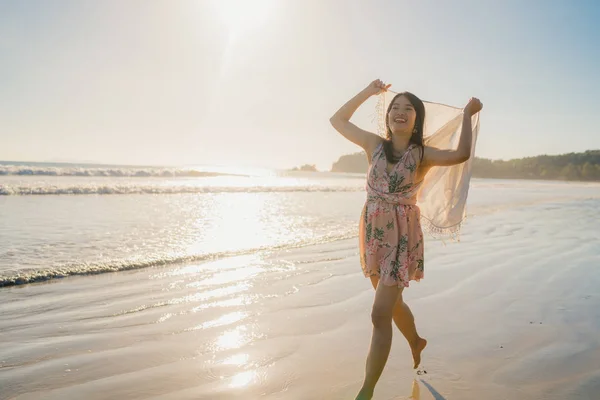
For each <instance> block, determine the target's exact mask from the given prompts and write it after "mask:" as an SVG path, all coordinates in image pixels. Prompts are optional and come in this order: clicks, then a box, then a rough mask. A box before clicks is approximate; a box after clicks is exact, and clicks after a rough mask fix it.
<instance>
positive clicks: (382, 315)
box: [371, 306, 393, 328]
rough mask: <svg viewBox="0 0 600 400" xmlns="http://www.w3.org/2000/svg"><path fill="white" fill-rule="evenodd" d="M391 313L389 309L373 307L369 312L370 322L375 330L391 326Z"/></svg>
mask: <svg viewBox="0 0 600 400" xmlns="http://www.w3.org/2000/svg"><path fill="white" fill-rule="evenodd" d="M392 317H393V312H392V310H391V309H389V307H385V308H384V307H377V306H373V310H371V322H373V326H374V327H375V328H385V327H386V326H391V325H392Z"/></svg>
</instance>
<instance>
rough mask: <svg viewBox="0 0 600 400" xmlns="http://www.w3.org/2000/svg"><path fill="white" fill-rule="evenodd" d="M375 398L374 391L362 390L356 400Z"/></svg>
mask: <svg viewBox="0 0 600 400" xmlns="http://www.w3.org/2000/svg"><path fill="white" fill-rule="evenodd" d="M372 398H373V389H367V388H362V389H360V392H358V395H357V396H356V399H355V400H371V399H372Z"/></svg>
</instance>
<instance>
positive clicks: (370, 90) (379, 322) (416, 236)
mask: <svg viewBox="0 0 600 400" xmlns="http://www.w3.org/2000/svg"><path fill="white" fill-rule="evenodd" d="M390 86H391V85H386V84H384V83H383V82H382V81H381V80H375V81H373V82H372V83H371V84H370V85H369V86H367V87H366V88H365V89H364V90H363V91H361V92H360V93H359V94H357V95H356V96H355V97H354V98H352V99H351V100H350V101H348V102H347V103H346V104H345V105H344V106H342V108H340V109H339V110H338V111H337V112H336V113H335V114H334V115H333V117H331V119H330V122H331V124H332V125H333V127H334V128H335V129H336V130H337V131H338V132H340V133H341V134H342V135H343V136H344V137H345V138H346V139H348V140H350V141H352V142H354V143H356V144H357V145H359V146H361V147H362V148H363V149H364V150H365V152H366V154H367V158H368V161H369V172H368V175H367V201H366V204H365V206H364V208H363V211H362V216H361V221H360V255H361V256H360V261H361V266H362V269H363V272H364V274H365V276H367V277H369V278H370V279H371V283H372V284H373V287H374V288H375V300H374V302H373V309H372V312H371V320H372V322H373V336H372V339H371V347H370V349H369V355H368V357H367V366H366V374H365V380H364V383H363V386H362V388H361V390H360V392H359V394H358V396H357V397H356V399H357V400H363V399H371V398H372V397H373V391H374V389H375V384H376V383H377V380H378V379H379V377H380V376H381V373H382V371H383V368H384V366H385V363H386V361H387V359H388V356H389V352H390V348H391V345H392V320H393V321H394V323H395V324H396V326H397V327H398V329H399V330H400V332H402V334H403V335H404V337H405V338H406V340H407V341H408V344H409V346H410V348H411V351H412V355H413V361H414V368H417V367H418V366H419V363H420V361H421V352H422V351H423V349H424V348H425V346H426V345H427V341H426V340H425V339H423V338H421V337H420V336H419V334H418V333H417V329H416V327H415V320H414V317H413V314H412V312H411V311H410V308H409V307H408V305H407V304H406V303H405V302H404V301H403V299H402V291H403V290H404V288H405V287H408V286H409V282H410V281H411V280H419V279H421V278H423V273H424V258H423V232H422V229H421V224H420V210H419V207H418V206H417V205H416V198H417V192H418V191H419V188H420V186H421V183H422V182H423V179H424V178H425V175H426V174H427V172H428V171H429V169H430V168H431V167H434V166H451V165H456V164H460V163H463V162H465V161H466V160H468V159H469V157H470V155H471V146H472V136H471V135H472V126H471V117H472V116H473V115H475V114H476V113H478V112H479V111H480V110H481V109H482V107H483V105H482V104H481V102H480V101H479V100H478V99H475V98H472V99H470V100H469V103H468V104H467V105H466V106H465V108H464V110H463V121H462V131H461V136H460V141H459V144H458V148H457V149H456V150H441V149H437V148H433V147H428V146H424V144H423V127H424V122H425V106H424V104H423V102H422V101H421V100H419V98H418V97H417V96H415V95H414V94H412V93H409V92H403V93H399V94H397V95H396V96H395V97H394V99H393V100H392V101H391V103H390V105H389V107H388V110H387V113H386V117H385V123H386V130H387V137H386V138H385V139H384V138H382V137H380V136H379V135H376V134H374V133H371V132H367V131H364V130H362V129H360V128H359V127H357V126H356V125H354V124H353V123H351V122H350V118H351V117H352V115H353V114H354V112H355V111H356V110H357V109H358V107H359V106H360V105H361V104H362V103H364V102H365V101H366V100H367V99H368V98H369V97H371V96H375V95H378V94H380V93H382V92H385V91H387V90H388V89H389V87H390Z"/></svg>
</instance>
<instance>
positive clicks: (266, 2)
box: [212, 0, 274, 34]
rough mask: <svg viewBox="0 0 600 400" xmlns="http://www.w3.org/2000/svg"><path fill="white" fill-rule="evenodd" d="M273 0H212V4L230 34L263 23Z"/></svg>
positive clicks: (269, 11) (270, 9)
mask: <svg viewBox="0 0 600 400" xmlns="http://www.w3.org/2000/svg"><path fill="white" fill-rule="evenodd" d="M273 2H274V0H213V1H212V5H213V7H214V9H215V11H216V12H217V14H218V15H219V17H220V18H221V20H222V21H223V23H225V24H226V25H227V27H228V28H229V32H230V33H232V34H236V33H241V32H243V31H245V30H248V29H250V28H253V27H256V26H260V25H262V24H264V23H265V21H266V20H267V18H268V17H269V14H270V13H271V11H272V9H273V5H274V4H273Z"/></svg>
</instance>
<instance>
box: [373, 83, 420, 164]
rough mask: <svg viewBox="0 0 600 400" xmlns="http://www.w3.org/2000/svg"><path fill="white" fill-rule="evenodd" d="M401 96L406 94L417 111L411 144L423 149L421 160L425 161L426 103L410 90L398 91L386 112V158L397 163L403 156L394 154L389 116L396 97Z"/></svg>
mask: <svg viewBox="0 0 600 400" xmlns="http://www.w3.org/2000/svg"><path fill="white" fill-rule="evenodd" d="M400 96H405V97H406V98H407V99H408V101H409V102H410V104H412V106H413V107H414V108H415V111H416V113H417V118H416V119H415V127H414V128H413V134H412V136H411V137H410V140H409V144H414V145H417V146H418V147H419V148H420V149H421V161H423V153H424V150H425V149H424V147H423V125H424V124H425V105H424V104H423V102H422V101H421V99H419V98H418V97H417V96H415V95H414V94H412V93H410V92H402V93H398V94H397V95H396V96H394V98H393V99H392V101H391V102H390V105H389V106H388V109H387V112H386V113H385V128H386V138H385V140H384V141H383V150H384V151H385V158H386V159H387V161H388V162H389V163H394V164H395V163H397V162H398V161H400V158H401V157H396V156H394V147H393V146H392V131H391V129H390V126H389V122H388V116H389V114H390V111H392V106H393V105H394V102H395V101H396V99H397V98H398V97H400Z"/></svg>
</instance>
